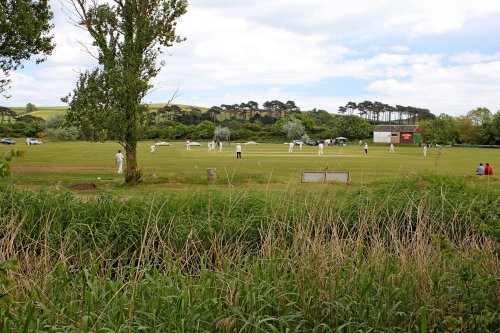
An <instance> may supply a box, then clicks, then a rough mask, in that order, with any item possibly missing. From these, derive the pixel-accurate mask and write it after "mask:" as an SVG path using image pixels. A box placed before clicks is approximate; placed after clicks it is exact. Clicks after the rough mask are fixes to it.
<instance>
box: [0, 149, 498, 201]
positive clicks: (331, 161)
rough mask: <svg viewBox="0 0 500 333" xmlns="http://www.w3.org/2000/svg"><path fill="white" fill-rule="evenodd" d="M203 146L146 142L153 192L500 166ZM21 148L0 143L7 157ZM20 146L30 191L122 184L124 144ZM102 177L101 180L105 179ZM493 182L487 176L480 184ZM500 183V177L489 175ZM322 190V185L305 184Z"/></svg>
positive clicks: (16, 166)
mask: <svg viewBox="0 0 500 333" xmlns="http://www.w3.org/2000/svg"><path fill="white" fill-rule="evenodd" d="M200 143H201V144H202V145H201V147H192V150H191V151H186V150H185V145H184V142H173V143H172V146H170V147H163V146H161V147H158V149H157V150H156V152H154V153H151V152H150V148H149V147H150V146H151V145H152V144H153V142H141V143H140V144H139V148H138V162H139V168H140V169H141V170H142V172H143V175H144V185H145V186H139V187H138V190H139V191H140V189H145V188H148V186H151V187H159V188H186V187H190V186H191V185H194V184H196V185H208V183H207V179H206V173H207V172H206V169H207V168H216V169H217V172H218V180H217V182H216V183H215V185H216V186H227V184H232V185H236V186H243V185H252V186H257V187H271V188H276V187H277V188H283V187H286V186H288V185H290V184H296V183H300V180H301V174H302V172H303V171H326V170H328V171H349V172H350V175H351V183H352V184H353V185H359V184H368V185H369V184H371V183H373V182H374V181H377V180H383V179H387V178H394V177H398V176H406V175H409V174H410V175H411V174H418V173H422V172H425V173H435V174H448V175H457V176H461V177H465V178H468V179H471V180H474V179H476V176H475V175H474V170H475V167H476V166H477V164H478V163H479V162H483V163H486V162H489V163H490V164H491V165H492V166H493V169H494V171H496V170H497V169H498V166H500V151H499V150H498V149H484V148H436V147H434V148H430V149H429V150H428V152H427V157H424V156H423V153H422V148H419V147H415V146H397V147H396V153H395V154H394V155H392V154H389V149H388V147H386V146H377V145H371V146H370V148H369V153H368V155H365V153H364V150H363V149H362V147H359V146H358V145H357V144H353V145H349V146H347V147H343V148H341V147H338V146H333V147H330V146H328V147H325V153H324V155H323V156H318V155H317V151H318V148H317V147H309V146H304V147H303V150H299V148H298V147H295V150H294V152H293V153H291V154H290V153H288V146H287V145H284V144H265V143H264V144H258V145H243V152H242V155H243V158H242V159H241V160H236V157H235V143H231V146H229V145H228V144H227V143H225V145H224V146H223V147H224V150H223V151H222V152H219V151H218V150H217V151H215V152H210V153H209V152H208V151H207V147H206V142H200ZM10 148H13V147H9V146H0V152H2V151H5V150H7V149H10ZM15 148H17V149H20V150H23V151H25V154H24V156H22V157H20V158H16V159H14V160H13V161H12V162H11V167H12V172H13V175H12V177H10V178H9V179H7V180H4V181H7V182H12V183H14V184H18V185H22V186H30V185H36V186H39V185H43V186H50V185H56V184H74V183H90V182H93V183H96V182H98V185H99V188H109V189H112V188H116V186H117V185H118V184H120V183H122V181H123V179H122V177H121V176H119V175H117V174H116V167H115V162H114V155H115V153H116V151H117V150H118V149H121V147H120V146H119V145H118V144H116V143H113V142H106V143H90V142H50V141H46V142H44V144H43V145H40V146H25V145H24V144H23V140H22V139H19V140H18V144H17V145H16V146H15ZM98 177H100V180H99V181H98V180H97V178H98ZM479 180H480V181H485V180H486V177H483V178H481V179H479ZM488 181H491V182H498V177H497V176H494V177H489V180H488ZM304 186H317V184H304Z"/></svg>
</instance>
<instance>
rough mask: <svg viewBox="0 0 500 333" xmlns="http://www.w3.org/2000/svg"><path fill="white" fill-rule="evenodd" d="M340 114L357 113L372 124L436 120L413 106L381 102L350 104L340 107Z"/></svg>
mask: <svg viewBox="0 0 500 333" xmlns="http://www.w3.org/2000/svg"><path fill="white" fill-rule="evenodd" d="M339 113H340V114H347V115H353V114H355V113H357V114H358V115H359V116H360V117H361V118H363V119H365V120H366V121H368V122H369V123H371V124H412V125H414V124H416V122H417V121H424V120H431V119H434V118H435V115H433V114H432V113H431V112H430V111H429V110H428V109H423V108H416V107H413V106H403V105H396V106H392V105H389V104H385V103H381V102H377V101H375V102H371V101H364V102H361V103H357V104H356V103H355V102H348V103H347V104H346V105H345V106H341V107H339Z"/></svg>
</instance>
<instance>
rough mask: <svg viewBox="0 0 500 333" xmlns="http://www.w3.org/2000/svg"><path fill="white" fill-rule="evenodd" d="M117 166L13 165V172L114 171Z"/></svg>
mask: <svg viewBox="0 0 500 333" xmlns="http://www.w3.org/2000/svg"><path fill="white" fill-rule="evenodd" d="M115 169H116V168H103V167H82V166H72V167H68V166H47V167H44V166H13V167H11V169H10V171H11V172H12V173H35V172H41V173H72V172H75V173H76V172H112V171H114V170H115Z"/></svg>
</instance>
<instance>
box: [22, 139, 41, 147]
mask: <svg viewBox="0 0 500 333" xmlns="http://www.w3.org/2000/svg"><path fill="white" fill-rule="evenodd" d="M26 144H27V145H28V146H31V145H41V144H42V141H40V140H37V139H33V138H27V139H26Z"/></svg>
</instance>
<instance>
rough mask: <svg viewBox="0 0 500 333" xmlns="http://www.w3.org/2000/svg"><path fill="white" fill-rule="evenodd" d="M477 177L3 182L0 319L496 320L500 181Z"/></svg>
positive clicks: (445, 326)
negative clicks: (193, 183) (282, 186)
mask: <svg viewBox="0 0 500 333" xmlns="http://www.w3.org/2000/svg"><path fill="white" fill-rule="evenodd" d="M482 186H484V185H478V184H474V183H467V182H466V181H464V180H463V179H457V178H454V177H446V176H442V177H437V176H428V175H419V176H417V177H407V178H405V179H403V180H402V181H401V182H398V183H394V182H391V181H386V182H380V183H378V184H376V186H372V187H359V188H351V189H345V188H342V189H340V188H333V189H331V188H317V189H315V190H311V189H303V188H298V187H289V188H287V189H286V190H284V191H282V192H273V193H267V192H264V191H260V190H252V189H244V190H238V189H229V190H227V191H220V190H213V191H202V192H196V191H191V192H188V193H182V194H179V193H173V194H172V193H157V194H152V195H149V196H144V197H131V198H127V199H125V198H122V197H115V196H112V195H109V194H103V195H100V196H98V197H96V198H89V199H86V200H82V198H80V197H76V196H75V195H74V194H71V193H69V192H60V193H54V192H41V193H34V192H30V191H19V190H13V189H3V190H2V193H1V194H2V196H1V208H0V209H1V223H0V226H1V227H0V262H2V261H4V260H7V259H9V258H14V259H16V260H17V262H18V267H17V270H15V271H14V270H10V271H9V272H8V276H9V277H10V278H11V279H12V280H13V281H14V284H13V286H12V287H9V288H7V289H5V290H4V291H3V292H4V293H5V294H9V295H10V296H12V298H13V300H14V301H13V302H2V301H0V327H1V328H0V330H3V331H4V332H23V331H25V332H27V331H30V332H445V331H446V332H495V331H498V327H500V319H499V318H500V315H499V309H500V301H499V300H500V284H499V275H498V272H500V258H499V253H500V252H499V246H498V245H499V238H498V229H497V228H498V223H499V222H498V219H499V216H500V211H499V209H498V207H499V203H500V202H499V200H500V199H499V198H500V190H499V189H496V188H493V189H492V188H488V189H487V191H486V189H485V188H484V187H482ZM485 193H486V194H485Z"/></svg>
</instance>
